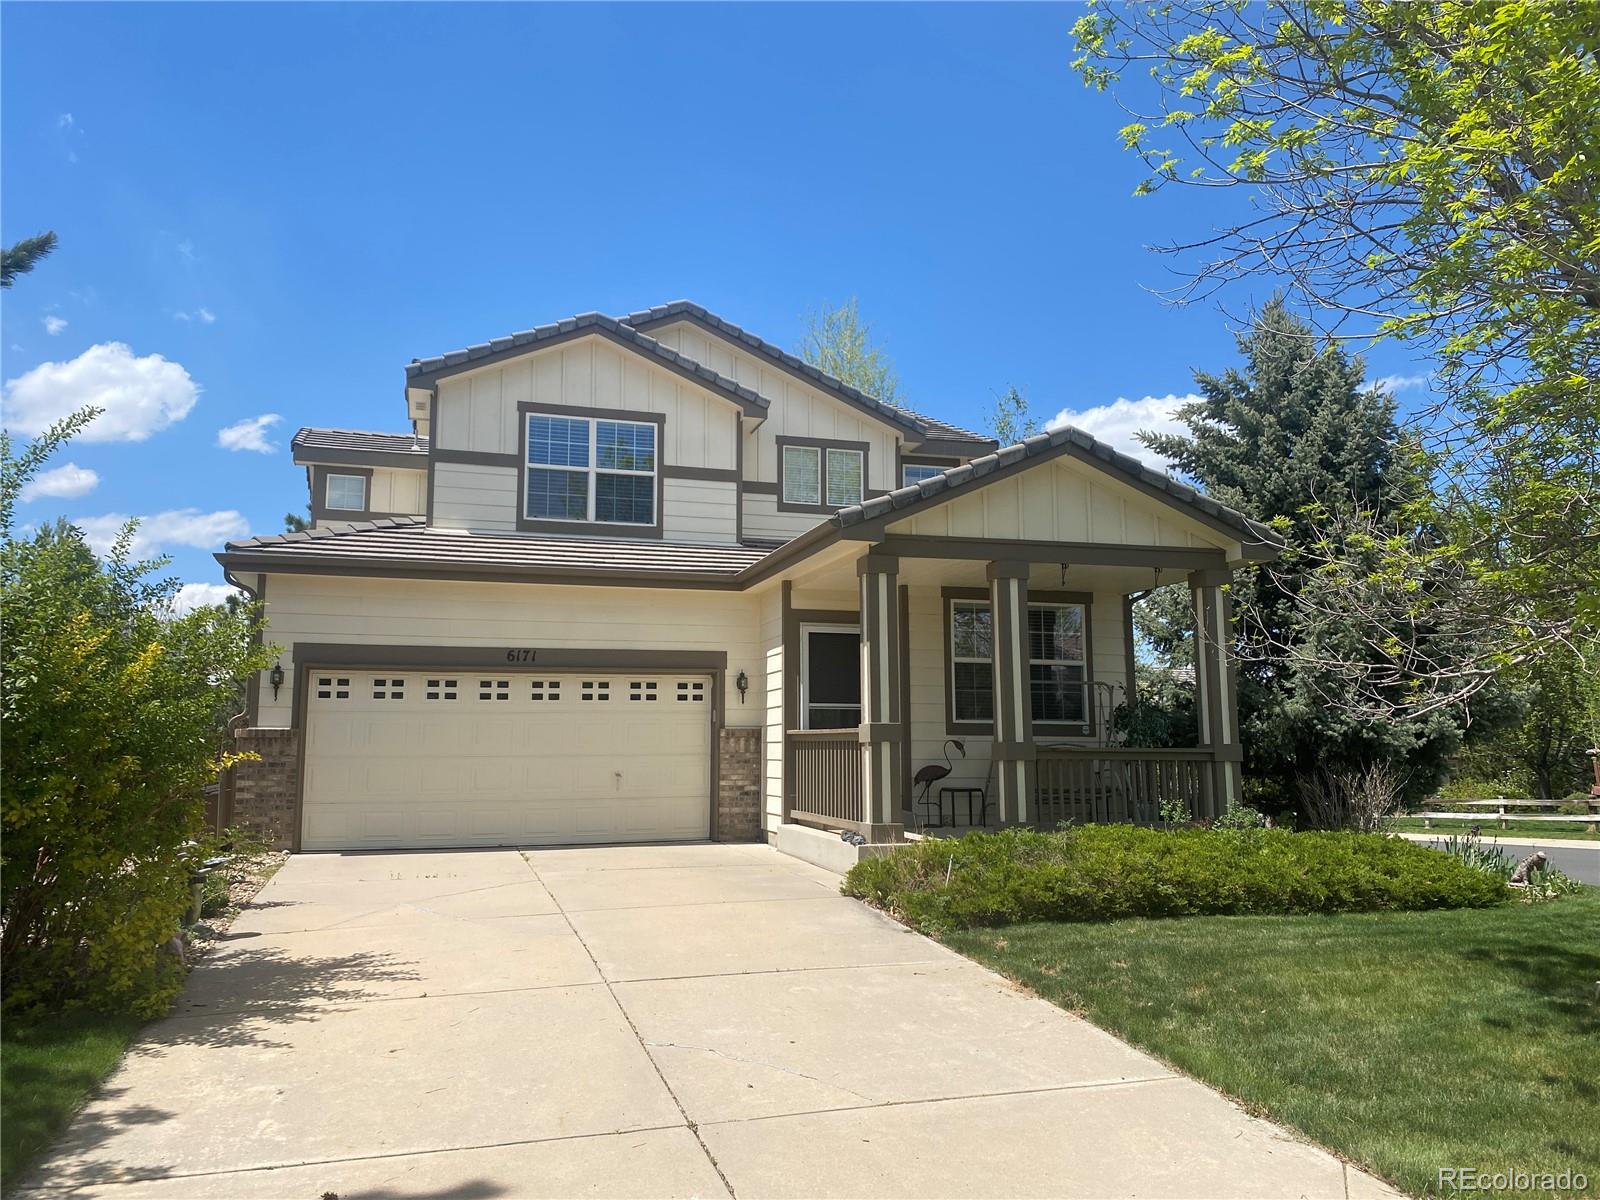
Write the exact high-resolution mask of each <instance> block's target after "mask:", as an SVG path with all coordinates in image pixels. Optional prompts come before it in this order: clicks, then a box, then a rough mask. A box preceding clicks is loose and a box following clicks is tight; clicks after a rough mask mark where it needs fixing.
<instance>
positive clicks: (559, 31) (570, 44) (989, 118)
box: [0, 4, 1421, 584]
mask: <svg viewBox="0 0 1600 1200" xmlns="http://www.w3.org/2000/svg"><path fill="white" fill-rule="evenodd" d="M1077 12H1078V10H1077V9H1076V8H1075V7H1073V6H1053V5H1027V6H1015V7H1012V6H997V5H984V6H981V7H978V6H970V7H969V6H963V5H937V6H920V5H893V6H845V5H827V6H788V5H762V6H749V7H744V6H734V5H704V6H695V7H687V6H677V5H670V4H662V5H649V6H640V5H636V6H619V7H607V6H602V5H592V6H589V5H585V6H556V7H542V6H524V7H519V6H512V5H485V6H478V5H467V4H461V5H449V6H442V5H441V6H430V5H407V6H390V5H384V4H361V5H349V6H341V5H331V4H329V5H165V6H141V5H132V4H129V5H114V6H95V5H38V4H5V5H3V6H0V35H3V49H0V56H3V57H0V71H3V74H0V78H3V97H0V99H3V114H0V168H3V177H0V206H3V207H0V216H3V221H0V237H3V238H4V240H5V242H6V243H7V244H9V243H10V242H12V241H15V240H16V239H18V238H21V237H24V236H27V235H29V234H32V233H35V232H37V231H39V230H41V229H45V228H53V229H55V230H56V231H57V232H58V234H59V235H60V237H61V249H60V250H59V251H58V252H57V253H56V254H55V255H54V256H53V257H52V258H50V259H49V260H48V261H47V262H46V263H44V264H43V265H42V266H41V267H40V268H39V269H38V270H37V271H35V272H34V274H32V275H31V276H28V277H26V278H24V279H23V280H21V281H20V282H19V283H18V285H17V286H16V287H15V288H13V289H12V290H10V291H8V292H6V293H4V300H3V307H0V319H3V326H4V332H3V337H0V365H3V371H0V375H3V378H4V380H5V381H6V384H5V387H6V393H5V398H6V423H7V426H8V427H9V428H12V429H14V430H17V429H19V428H26V427H27V426H28V425H29V423H30V421H31V422H35V423H36V422H37V421H38V420H40V419H42V416H43V415H44V414H47V413H48V412H49V411H51V410H52V408H54V407H59V406H62V405H68V404H69V403H70V402H71V401H72V400H73V399H74V398H78V397H82V396H86V395H92V394H96V392H102V393H103V391H104V389H107V388H109V389H112V394H113V395H114V397H115V399H114V401H113V403H114V406H115V408H116V413H115V414H114V416H112V417H108V418H103V419H102V423H101V424H102V429H101V431H100V432H99V433H98V434H97V436H98V437H99V438H100V439H102V440H97V441H89V440H83V441H80V442H78V443H75V444H73V445H72V446H71V447H69V448H68V450H67V452H65V453H64V454H63V455H61V456H60V458H58V460H57V461H56V463H55V464H54V465H56V466H57V467H64V466H65V465H66V464H69V463H70V464H72V465H73V466H75V467H76V468H77V471H76V473H72V472H64V473H63V474H61V475H60V476H57V477H56V478H55V480H53V484H54V490H55V491H56V493H57V494H54V495H41V496H36V497H35V498H33V499H32V500H31V501H30V502H29V503H28V504H27V505H25V506H24V509H23V512H22V520H23V521H26V522H38V521H43V520H48V519H51V518H53V517H55V516H57V515H67V516H69V517H72V518H74V519H76V520H79V521H80V522H81V523H83V524H84V525H85V527H86V528H89V529H90V530H91V531H93V532H96V533H97V535H100V536H103V535H104V532H105V531H106V530H108V529H109V528H111V527H112V526H114V525H115V524H116V520H115V518H117V517H119V516H122V515H137V516H141V517H145V518H147V523H146V530H145V533H146V536H145V541H144V546H145V547H146V548H150V549H159V550H161V551H164V552H166V553H168V554H170V555H171V557H172V559H173V566H172V573H173V574H175V575H177V576H178V577H179V578H181V579H183V580H185V581H189V582H193V583H207V584H218V583H220V582H221V580H220V574H219V570H218V568H217V567H216V564H215V563H214V562H213V561H212V559H211V557H210V555H211V552H212V551H213V550H215V549H218V548H220V544H221V541H222V540H223V539H224V538H226V537H230V536H236V535H237V534H238V533H240V532H242V531H243V530H245V529H248V530H250V531H252V532H262V533H271V532H277V531H279V530H280V529H281V527H282V514H283V513H284V512H285V511H286V510H289V509H294V510H297V511H299V510H303V509H304V508H305V505H306V495H305V484H304V476H303V474H302V472H301V471H300V470H299V469H297V468H295V467H294V466H293V464H292V463H291V462H290V459H289V452H288V439H289V437H290V436H291V435H292V434H293V432H294V430H295V429H296V428H298V427H299V426H300V425H307V424H309V425H327V426H336V427H343V428H358V429H388V430H396V429H403V428H405V427H406V425H405V419H404V417H405V413H404V405H403V399H402V382H403V365H404V363H405V362H406V361H407V360H408V359H410V358H412V357H414V356H418V355H428V354H433V353H438V352H441V351H444V350H449V349H454V348H456V347H459V346H463V345H466V344H469V343H471V342H476V341H482V340H485V339H487V338H489V337H494V336H498V335H501V334H504V333H508V332H511V331H513V330H516V329H523V328H527V327H529V326H531V325H536V324H540V323H543V322H546V321H551V320H555V319H558V318H560V317H562V316H566V315H570V314H572V313H575V312H582V311H587V310H591V309H599V310H601V311H608V312H622V311H627V310H630V309H634V308H641V307H646V306H648V305H651V304H656V303H661V302H663V301H666V300H669V299H675V298H679V297H687V298H690V299H693V300H696V301H698V302H700V303H702V304H704V305H706V306H707V307H709V308H711V309H712V310H713V311H716V312H718V313H720V314H722V315H723V316H726V317H727V318H729V319H730V320H733V321H735V322H737V323H739V324H741V325H744V326H745V327H746V328H748V329H751V330H753V331H755V332H756V333H759V334H761V335H762V336H764V337H767V338H769V339H771V340H773V341H776V342H779V343H780V344H784V345H788V346H793V345H794V344H796V343H797V341H798V339H799V337H800V333H801V330H802V328H803V315H804V313H805V312H806V311H807V310H808V309H812V308H816V307H818V306H820V305H822V304H825V303H828V302H837V301H841V300H843V299H845V298H846V297H848V296H851V295H855V296H857V297H859V300H860V305H861V309H862V312H863V314H864V315H865V316H867V317H868V318H869V319H870V320H871V321H872V323H873V325H874V328H875V331H876V333H877V335H878V337H879V339H880V340H881V341H882V342H883V343H884V344H885V346H886V348H887V351H888V353H889V355H890V356H891V358H892V359H893V361H894V363H895V366H896V367H897V369H898V371H899V374H900V377H901V381H902V385H903V388H904V393H905V397H906V399H907V401H908V402H909V403H911V404H912V405H914V406H915V407H917V408H919V409H921V410H922V411H925V412H928V413H931V414H933V415H936V416H940V417H944V418H946V419H948V420H952V421H956V422H960V423H964V424H967V425H977V424H980V423H981V422H982V420H983V414H984V413H985V411H986V410H987V409H988V407H989V405H990V404H991V402H992V399H993V396H994V394H995V393H996V392H997V391H1000V390H1003V389H1004V388H1005V387H1007V386H1008V385H1011V384H1015V385H1016V386H1018V387H1020V388H1021V389H1022V390H1023V391H1024V392H1025V393H1026V395H1027V396H1028V398H1029V400H1030V401H1031V403H1032V405H1033V408H1034V410H1035V411H1036V412H1037V413H1039V414H1040V415H1041V416H1045V417H1049V416H1054V415H1055V414H1057V413H1059V412H1062V411H1071V412H1073V413H1076V414H1078V416H1079V419H1080V420H1081V421H1083V422H1085V423H1087V424H1088V425H1089V426H1090V427H1091V428H1093V429H1095V430H1096V431H1097V432H1099V433H1101V434H1103V435H1107V436H1111V437H1113V438H1120V439H1123V440H1125V439H1126V436H1127V433H1128V431H1129V430H1130V429H1131V428H1132V427H1133V426H1134V425H1136V424H1138V423H1140V422H1141V421H1145V420H1147V419H1151V418H1152V417H1153V418H1155V419H1159V416H1160V413H1161V411H1162V409H1163V407H1164V406H1163V405H1162V403H1160V401H1159V398H1161V397H1167V396H1172V395H1182V394H1183V393H1185V392H1186V391H1188V390H1189V389H1190V387H1191V382H1192V380H1191V376H1192V372H1193V371H1194V370H1195V369H1196V368H1206V369H1221V368H1222V367H1225V366H1227V365H1229V364H1230V363H1231V362H1232V361H1233V359H1234V353H1233V340H1232V335H1231V332H1230V329H1229V324H1228V321H1227V319H1226V318H1225V317H1224V316H1223V315H1222V314H1221V313H1219V312H1218V311H1216V310H1215V309H1214V308H1212V307H1206V306H1195V307H1189V308H1182V309H1180V308H1173V307H1170V306H1168V305H1165V304H1163V302H1162V301H1161V300H1160V299H1159V298H1158V297H1157V296H1155V295H1153V294H1152V289H1156V288H1161V287H1164V286H1168V285H1169V284H1170V282H1171V276H1170V275H1169V273H1168V272H1169V266H1168V264H1167V263H1166V262H1165V261H1164V260H1163V259H1162V258H1161V257H1160V256H1157V255H1155V254H1152V253H1150V252H1149V251H1148V250H1147V249H1146V248H1145V247H1146V246H1147V245H1149V244H1152V243H1159V242H1163V241H1166V240H1169V239H1173V238H1183V237H1188V236H1192V235H1194V234H1196V233H1198V232H1203V231H1204V230H1205V229H1206V228H1208V227H1209V225H1210V224H1211V223H1213V222H1214V221H1217V220H1222V219H1225V218H1226V216H1227V214H1228V213H1229V212H1230V211H1237V210H1238V207H1240V206H1243V205H1244V204H1245V203H1246V200H1247V197H1245V196H1244V195H1243V194H1226V195H1216V194H1207V195H1201V194H1200V193H1197V192H1182V193H1173V194H1171V195H1162V196H1158V197H1155V198H1147V199H1135V198H1134V197H1133V196H1132V191H1133V187H1134V185H1135V184H1136V183H1137V182H1138V179H1139V177H1140V175H1139V170H1138V164H1137V162H1136V161H1134V160H1133V159H1132V158H1131V157H1129V156H1128V155H1126V154H1125V153H1123V152H1122V150H1121V149H1120V147H1119V144H1118V141H1117V137H1116V130H1117V129H1118V127H1119V126H1120V125H1121V124H1122V123H1123V122H1124V120H1125V119H1126V118H1125V117H1123V115H1122V113H1121V111H1120V110H1119V109H1118V108H1117V107H1116V105H1115V103H1114V102H1113V101H1112V100H1111V99H1110V98H1109V97H1106V96H1101V95H1096V94H1094V93H1090V92H1088V91H1086V90H1085V89H1084V88H1083V87H1082V85H1081V84H1080V83H1079V82H1078V80H1077V78H1076V77H1075V76H1074V74H1073V73H1072V71H1071V69H1070V66H1069V63H1070V59H1071V41H1070V37H1069V30H1070V27H1071V24H1072V21H1073V20H1074V19H1075V17H1076V15H1077ZM1264 298H1265V288H1263V289H1262V290H1261V294H1259V295H1251V294H1250V293H1249V292H1248V291H1241V292H1239V293H1237V294H1235V295H1233V296H1232V297H1230V307H1232V306H1237V307H1240V308H1242V307H1243V306H1245V305H1246V304H1248V303H1250V302H1251V301H1252V300H1254V301H1259V300H1261V299H1264ZM1369 359H1370V363H1371V372H1372V374H1373V375H1375V376H1378V375H1391V376H1416V375H1419V374H1420V373H1421V372H1420V368H1419V367H1418V366H1417V364H1415V363H1413V362H1411V361H1410V360H1408V359H1407V358H1406V357H1405V356H1404V355H1403V354H1402V353H1401V352H1400V351H1397V350H1394V349H1384V348H1380V349H1379V350H1378V351H1376V352H1374V353H1373V354H1371V355H1370V356H1369ZM1119 398H1121V399H1123V400H1124V401H1126V403H1124V404H1122V405H1116V402H1117V401H1118V400H1119ZM1108 405H1111V406H1114V407H1112V408H1109V409H1107V408H1105V407H1104V406H1108ZM270 414H276V415H277V417H278V418H279V419H278V420H277V421H276V422H267V423H265V424H258V425H256V426H254V427H252V426H248V425H242V423H244V422H251V421H256V420H258V419H260V418H264V417H267V416H268V415H270ZM229 427H240V429H242V432H235V433H234V434H233V435H231V436H230V437H228V438H225V439H223V441H226V442H229V443H231V444H233V445H234V446H235V447H236V448H233V449H229V448H228V447H227V446H226V445H224V444H219V433H220V432H221V431H222V430H224V429H226V428H229ZM252 428H254V429H255V430H256V432H255V434H254V435H252V434H251V432H250V430H251V429H252ZM252 447H255V448H252ZM262 447H269V448H271V449H270V451H269V452H261V448H262ZM91 475H92V479H91ZM68 493H76V494H68Z"/></svg>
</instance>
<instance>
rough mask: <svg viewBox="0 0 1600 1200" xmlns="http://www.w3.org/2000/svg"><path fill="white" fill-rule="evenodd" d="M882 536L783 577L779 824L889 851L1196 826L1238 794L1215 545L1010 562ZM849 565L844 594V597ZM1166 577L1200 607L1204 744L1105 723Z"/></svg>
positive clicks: (1043, 550)
mask: <svg viewBox="0 0 1600 1200" xmlns="http://www.w3.org/2000/svg"><path fill="white" fill-rule="evenodd" d="M892 544H893V546H894V548H895V549H896V550H897V551H899V552H898V553H896V554H892V555H890V554H885V553H884V552H883V549H882V548H881V546H872V547H855V548H854V553H853V554H852V553H849V552H846V554H845V555H842V556H841V557H842V558H844V559H845V561H840V562H835V563H832V564H829V565H828V566H825V567H819V569H818V570H817V571H815V572H813V573H812V574H810V575H809V576H807V577H804V578H801V579H796V580H791V581H786V582H785V583H784V584H783V589H782V594H781V604H782V618H783V620H782V624H783V629H784V636H783V639H782V647H781V651H782V659H783V661H784V663H785V664H786V669H785V670H784V672H783V682H782V693H783V694H782V697H781V699H782V719H783V724H782V729H783V735H782V745H781V752H782V761H781V776H780V777H781V780H782V792H781V798H782V810H781V820H782V822H784V823H795V824H800V825H805V826H811V827H814V828H818V829H825V830H833V831H841V832H842V831H850V832H856V833H860V834H861V835H862V836H863V837H865V838H866V839H867V841H868V842H869V843H885V842H894V841H898V840H900V839H901V837H902V835H903V833H905V832H908V831H909V832H915V833H923V832H930V833H939V832H944V833H948V832H952V831H954V832H960V831H965V830H966V829H971V828H988V829H994V828H1000V827H1005V826H1015V825H1028V826H1033V827H1036V828H1040V829H1047V830H1048V829H1054V828H1056V827H1057V826H1058V825H1060V824H1061V823H1062V822H1068V821H1070V822H1072V823H1074V824H1082V823H1087V822H1128V823H1134V824H1155V823H1157V822H1160V821H1162V820H1165V819H1171V815H1172V814H1173V813H1175V812H1176V813H1182V814H1184V816H1185V818H1186V819H1192V820H1207V819H1210V818H1213V817H1215V816H1217V815H1219V814H1220V813H1221V812H1222V811H1223V810H1224V808H1225V807H1226V806H1227V803H1228V801H1229V799H1230V798H1237V796H1238V790H1239V762H1240V757H1241V755H1240V751H1239V746H1238V740H1237V729H1238V722H1237V718H1236V715H1235V714H1236V711H1237V706H1236V702H1235V695H1234V687H1235V684H1234V673H1233V670H1232V668H1231V666H1230V664H1229V663H1228V661H1227V656H1226V630H1227V628H1228V620H1229V617H1228V594H1227V590H1226V589H1227V585H1228V583H1229V581H1230V580H1231V578H1232V573H1231V570H1230V568H1229V567H1228V564H1227V561H1226V558H1225V557H1224V554H1223V552H1222V551H1220V550H1212V549H1209V548H1195V549H1185V550H1172V549H1163V548H1152V547H1144V548H1134V547H1127V546H1120V547H1112V548H1099V549H1098V550H1096V548H1093V547H1086V546H1083V545H1078V546H1074V547H1070V548H1069V547H1066V546H1063V545H1060V544H1056V545H1050V546H1038V547H1025V546H1021V545H1019V544H1017V543H1010V544H1008V545H1007V546H1005V547H1004V549H1005V550H1006V552H1007V553H1009V554H1012V555H1016V556H1017V557H1012V558H1006V559H980V558H977V557H972V556H971V555H973V554H974V552H976V553H980V554H981V553H982V552H983V551H984V550H986V549H987V550H990V551H991V552H992V551H993V549H994V547H992V546H985V545H984V544H983V543H975V544H974V543H962V544H958V545H951V544H949V543H948V542H945V541H938V540H931V539H930V540H925V541H919V540H917V539H913V538H906V537H901V538H897V539H894V540H893V543H892ZM1135 549H1138V550H1139V551H1140V552H1139V553H1137V554H1135V553H1133V551H1134V550H1135ZM1023 555H1026V556H1027V557H1023ZM1069 555H1070V559H1071V561H1069V562H1062V561H1061V559H1062V558H1066V557H1068V556H1069ZM847 566H848V567H850V568H853V570H854V574H855V581H854V582H855V588H854V589H853V591H854V595H853V596H852V595H850V593H848V592H845V591H844V589H843V588H842V587H840V586H839V585H840V584H841V583H843V580H842V579H841V578H839V576H840V574H842V572H843V569H844V568H846V567H847ZM1175 577H1176V578H1182V579H1185V580H1186V581H1187V583H1188V585H1189V588H1190V593H1191V597H1192V601H1193V605H1194V612H1195V616H1196V630H1197V640H1196V648H1197V670H1196V689H1197V693H1198V694H1197V700H1198V704H1197V708H1198V710H1199V713H1200V728H1201V740H1200V742H1199V744H1197V745H1195V746H1190V747H1179V748H1163V749H1145V748H1135V747H1128V746H1125V745H1122V744H1120V742H1119V735H1117V734H1116V733H1115V732H1114V731H1113V729H1112V717H1113V714H1114V713H1115V711H1116V709H1117V707H1118V706H1119V705H1120V704H1122V703H1123V702H1124V701H1126V700H1128V699H1130V698H1131V697H1133V696H1134V695H1135V684H1134V681H1133V629H1132V616H1131V614H1132V604H1133V601H1134V599H1135V598H1136V597H1137V596H1138V595H1139V594H1140V593H1142V592H1144V591H1146V590H1147V589H1149V588H1150V587H1152V586H1155V585H1156V584H1158V583H1161V582H1171V581H1172V580H1173V579H1174V578H1175ZM1140 584H1142V585H1143V586H1138V585H1140ZM1063 585H1065V586H1063ZM847 598H848V599H849V600H854V603H853V604H850V605H849V607H846V603H847ZM964 622H965V623H966V624H963V623H964ZM1046 642H1048V643H1049V644H1048V645H1046V644H1044V643H1046ZM975 650H981V651H982V652H983V653H982V654H977V653H975ZM845 655H848V656H849V657H850V659H851V660H852V661H851V663H850V668H851V669H850V670H848V671H847V670H845V669H844V667H843V666H842V663H843V659H844V656H845ZM830 668H831V669H830ZM846 674H848V675H849V679H848V681H846V680H845V679H844V676H845V675H846ZM975 687H976V688H981V689H984V690H985V691H986V693H987V694H986V695H983V696H978V695H975V694H974V692H975ZM963 706H964V707H963ZM774 715H776V714H774Z"/></svg>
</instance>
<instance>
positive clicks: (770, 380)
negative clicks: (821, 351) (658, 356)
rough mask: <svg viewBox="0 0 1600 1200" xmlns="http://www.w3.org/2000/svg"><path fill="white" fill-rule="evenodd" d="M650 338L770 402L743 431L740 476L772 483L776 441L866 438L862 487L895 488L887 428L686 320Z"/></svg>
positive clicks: (892, 437)
mask: <svg viewBox="0 0 1600 1200" xmlns="http://www.w3.org/2000/svg"><path fill="white" fill-rule="evenodd" d="M650 336H651V337H653V338H655V339H656V340H657V341H658V342H660V343H661V344H662V345H664V346H670V347H671V348H672V349H674V350H678V351H680V352H682V353H683V354H687V355H688V356H689V357H690V358H692V359H694V360H695V361H696V362H698V363H700V364H702V365H703V366H707V367H710V368H711V369H712V370H713V371H716V372H717V373H718V374H720V375H723V376H726V377H727V378H729V379H732V380H734V381H736V382H738V383H742V384H744V386H746V387H748V388H751V389H753V390H754V391H757V392H759V393H760V394H761V395H763V396H765V397H766V398H767V399H768V400H770V401H771V402H772V409H771V411H770V412H769V413H768V414H767V419H766V420H765V421H763V422H762V423H761V424H760V425H758V426H756V427H755V428H754V429H752V430H749V431H748V432H747V433H746V434H745V445H744V477H745V478H746V479H755V480H761V481H763V482H766V483H776V482H777V481H778V442H777V439H778V438H779V437H812V438H829V439H832V440H835V441H847V442H866V443H867V444H868V451H867V490H868V491H869V492H881V491H889V490H891V489H893V488H894V487H895V483H894V481H893V480H894V471H895V447H896V445H897V443H898V442H899V440H900V439H899V435H898V434H897V433H896V432H895V430H894V428H893V427H892V426H890V425H887V424H884V423H883V422H881V421H878V420H876V419H874V418H872V417H869V416H867V415H866V414H865V413H863V412H861V411H859V410H858V409H855V408H852V407H851V406H850V405H848V404H845V403H843V402H841V401H838V400H835V399H833V398H832V397H831V396H829V395H828V394H827V393H826V392H824V391H822V390H821V389H819V388H815V387H812V386H811V385H809V384H806V383H802V382H801V381H800V380H799V379H797V378H795V377H794V376H793V375H791V374H789V373H788V372H787V371H784V370H781V369H779V368H777V367H775V366H773V365H772V364H771V363H770V362H768V361H767V360H766V359H764V358H759V357H757V356H756V355H754V354H751V353H749V352H748V351H745V350H741V349H739V348H738V347H737V346H734V345H733V344H732V343H731V342H728V341H726V340H725V339H723V338H721V337H718V336H716V335H715V334H710V333H707V332H706V331H705V330H703V329H701V328H699V327H698V326H696V325H692V324H689V323H688V322H678V323H677V324H674V325H665V326H663V327H661V328H660V329H656V330H652V331H651V334H650ZM790 536H792V535H790Z"/></svg>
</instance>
